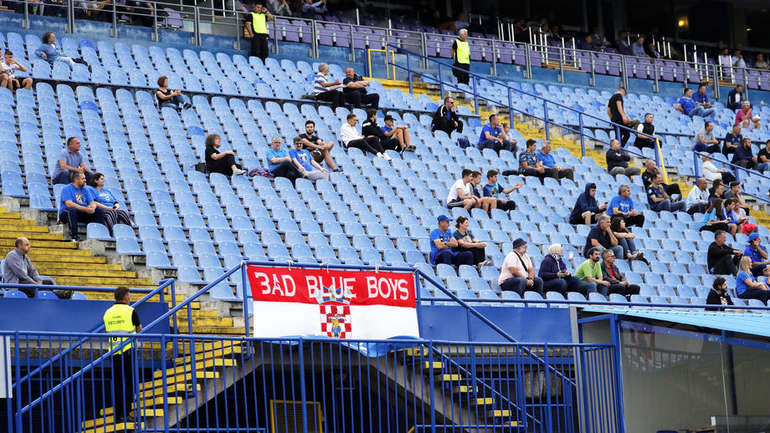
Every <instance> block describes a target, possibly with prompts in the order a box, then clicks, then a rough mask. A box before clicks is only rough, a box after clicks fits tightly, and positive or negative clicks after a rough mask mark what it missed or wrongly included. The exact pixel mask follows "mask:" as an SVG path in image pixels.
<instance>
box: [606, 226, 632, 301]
mask: <svg viewBox="0 0 770 433" xmlns="http://www.w3.org/2000/svg"><path fill="white" fill-rule="evenodd" d="M621 221H622V220H621ZM601 269H602V281H603V282H605V283H608V284H603V285H604V287H607V293H605V295H606V294H609V293H618V294H620V295H623V296H625V297H626V298H627V299H631V295H638V294H639V290H640V287H639V286H637V285H636V284H631V283H630V282H629V281H628V280H626V276H625V275H623V273H622V272H620V269H618V267H617V266H616V265H615V253H613V252H612V250H604V251H602V267H601ZM599 284H601V283H599Z"/></svg>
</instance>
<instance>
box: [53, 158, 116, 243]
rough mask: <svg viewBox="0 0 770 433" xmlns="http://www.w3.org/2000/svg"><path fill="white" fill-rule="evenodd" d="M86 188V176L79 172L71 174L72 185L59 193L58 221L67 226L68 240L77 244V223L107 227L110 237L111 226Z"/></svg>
mask: <svg viewBox="0 0 770 433" xmlns="http://www.w3.org/2000/svg"><path fill="white" fill-rule="evenodd" d="M85 186H86V176H85V175H84V174H83V173H80V172H74V173H72V183H71V184H69V185H67V186H65V187H64V189H62V191H61V198H60V202H59V221H61V222H62V223H63V224H68V225H69V232H70V238H71V239H72V240H73V241H75V242H77V241H79V240H80V238H78V223H98V224H102V225H104V226H105V227H107V230H109V232H110V235H112V226H111V225H109V221H108V220H107V218H106V216H105V215H104V210H103V209H102V208H100V207H98V206H97V205H96V202H95V201H94V198H93V197H92V196H91V191H89V190H88V189H87V188H85Z"/></svg>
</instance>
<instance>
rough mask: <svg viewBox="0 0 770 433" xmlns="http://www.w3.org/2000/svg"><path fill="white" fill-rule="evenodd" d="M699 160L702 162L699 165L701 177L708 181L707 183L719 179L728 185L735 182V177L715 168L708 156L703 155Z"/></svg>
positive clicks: (722, 169)
mask: <svg viewBox="0 0 770 433" xmlns="http://www.w3.org/2000/svg"><path fill="white" fill-rule="evenodd" d="M701 159H702V160H703V164H702V165H701V169H702V170H703V177H705V178H706V179H708V181H709V182H713V181H715V180H717V179H719V180H721V181H722V182H723V183H725V184H729V183H730V182H732V181H734V180H735V176H733V175H732V173H730V172H729V171H727V170H725V169H724V168H717V166H716V165H714V162H713V161H712V160H711V157H710V156H708V154H706V155H703V156H702V157H701Z"/></svg>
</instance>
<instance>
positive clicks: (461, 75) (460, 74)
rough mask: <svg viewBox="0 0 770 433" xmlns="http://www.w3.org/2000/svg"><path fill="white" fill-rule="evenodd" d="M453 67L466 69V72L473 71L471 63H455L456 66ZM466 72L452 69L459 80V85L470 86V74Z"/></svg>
mask: <svg viewBox="0 0 770 433" xmlns="http://www.w3.org/2000/svg"><path fill="white" fill-rule="evenodd" d="M453 66H454V67H456V68H461V69H464V70H465V71H470V70H471V64H470V63H457V62H455V64H454V65H453ZM465 71H460V70H457V69H452V74H453V75H454V76H455V77H456V78H457V82H458V83H462V84H468V81H469V77H468V73H467V72H465Z"/></svg>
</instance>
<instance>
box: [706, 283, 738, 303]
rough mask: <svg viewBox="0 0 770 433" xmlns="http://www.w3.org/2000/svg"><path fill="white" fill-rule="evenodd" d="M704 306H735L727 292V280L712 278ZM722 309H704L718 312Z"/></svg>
mask: <svg viewBox="0 0 770 433" xmlns="http://www.w3.org/2000/svg"><path fill="white" fill-rule="evenodd" d="M706 305H735V304H733V300H732V298H730V293H729V292H728V291H727V280H725V278H724V277H716V278H714V284H713V285H712V287H711V290H709V294H708V296H707V297H706ZM719 310H723V309H722V308H714V307H711V308H706V311H719Z"/></svg>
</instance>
